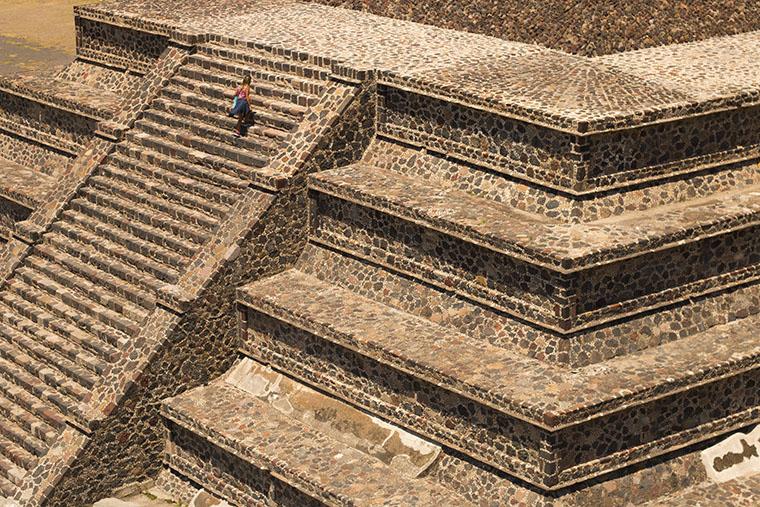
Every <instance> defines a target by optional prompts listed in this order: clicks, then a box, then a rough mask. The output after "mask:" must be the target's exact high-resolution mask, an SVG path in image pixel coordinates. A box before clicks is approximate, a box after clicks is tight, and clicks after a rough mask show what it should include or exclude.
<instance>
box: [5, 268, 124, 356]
mask: <svg viewBox="0 0 760 507" xmlns="http://www.w3.org/2000/svg"><path fill="white" fill-rule="evenodd" d="M8 287H10V288H11V289H12V290H13V292H14V293H15V294H17V295H18V296H20V297H22V298H24V299H26V300H27V301H28V302H29V303H31V304H33V305H35V306H37V307H39V308H41V309H43V310H45V311H47V312H49V313H51V314H53V315H56V316H58V317H61V318H64V319H66V320H68V321H69V322H70V323H71V324H72V325H74V326H76V327H78V328H80V329H81V330H83V331H86V332H88V333H89V334H91V335H94V336H95V337H97V338H100V339H101V340H103V341H104V342H105V343H107V344H109V345H111V346H112V347H114V348H116V349H123V348H124V347H125V346H126V344H127V343H128V342H129V335H127V334H126V333H124V332H122V331H120V330H117V329H115V328H113V327H111V326H109V325H107V324H105V323H103V322H102V321H100V320H99V319H97V318H95V317H92V316H91V315H89V314H88V313H86V312H85V311H82V310H79V309H77V308H76V307H74V306H71V305H70V304H67V303H66V302H65V301H61V300H60V299H59V298H56V297H54V296H52V295H51V294H49V293H47V292H45V291H44V290H43V289H41V288H39V287H37V286H34V285H32V284H31V283H29V282H28V281H27V280H22V279H21V278H13V279H12V280H10V281H8Z"/></svg>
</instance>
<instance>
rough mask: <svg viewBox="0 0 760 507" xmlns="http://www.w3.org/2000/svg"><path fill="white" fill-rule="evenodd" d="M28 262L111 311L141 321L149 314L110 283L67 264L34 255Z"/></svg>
mask: <svg viewBox="0 0 760 507" xmlns="http://www.w3.org/2000/svg"><path fill="white" fill-rule="evenodd" d="M27 262H28V263H29V264H30V265H31V266H32V267H33V268H34V269H36V270H38V271H40V272H42V273H44V274H45V275H46V276H48V277H49V278H51V279H53V280H55V281H56V282H58V283H60V284H61V285H64V286H65V287H67V288H69V289H72V290H73V291H74V292H75V293H81V294H82V295H84V296H85V297H87V298H88V299H90V300H92V301H94V302H95V303H97V304H99V305H101V306H103V307H105V308H107V309H108V310H110V311H113V312H116V313H118V314H120V315H122V316H123V317H124V318H126V319H128V320H130V321H132V322H135V323H138V324H139V323H140V322H142V321H143V320H145V318H146V317H147V316H148V313H149V312H150V310H148V309H147V308H144V307H142V306H139V305H137V304H135V303H133V302H132V301H130V300H128V299H125V298H124V297H122V296H121V295H120V294H118V293H116V292H113V291H112V290H110V286H109V285H108V284H103V285H100V284H96V283H93V282H92V281H91V280H89V279H87V278H85V277H83V276H81V275H79V274H78V273H76V272H74V271H71V270H70V269H69V268H68V267H67V266H64V265H62V264H58V263H57V262H55V261H51V260H50V259H49V258H45V257H42V256H38V255H34V256H30V257H29V258H28V259H27Z"/></svg>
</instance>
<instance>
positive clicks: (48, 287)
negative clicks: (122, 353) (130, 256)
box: [16, 258, 140, 336]
mask: <svg viewBox="0 0 760 507" xmlns="http://www.w3.org/2000/svg"><path fill="white" fill-rule="evenodd" d="M33 262H34V258H32V259H30V262H27V263H25V265H24V266H22V267H20V268H18V269H17V271H16V272H17V273H18V275H19V277H20V278H21V279H22V280H24V281H26V282H27V283H28V284H30V285H33V286H35V287H37V288H38V289H40V290H44V291H45V292H47V293H48V294H50V296H52V297H55V298H58V299H60V300H61V302H62V303H64V304H67V305H69V306H70V307H72V308H75V309H76V310H79V311H80V312H83V313H85V314H87V315H89V316H90V317H92V318H94V319H96V320H97V321H99V322H101V323H103V324H104V325H106V326H108V327H111V328H113V329H115V330H117V331H120V332H121V333H124V334H125V335H128V336H133V335H135V334H136V333H138V332H139V330H140V326H139V322H140V321H135V320H132V319H130V318H128V317H125V316H124V315H123V314H122V313H120V312H116V311H114V310H111V309H110V308H108V307H106V306H104V305H101V304H100V303H99V302H97V301H96V300H94V299H92V298H90V297H89V296H87V295H85V294H84V293H82V292H80V291H78V290H76V289H72V288H70V287H67V286H65V285H63V284H61V283H58V282H56V281H55V280H53V279H51V278H50V277H48V276H47V274H46V273H45V272H44V271H42V270H37V269H34V265H33Z"/></svg>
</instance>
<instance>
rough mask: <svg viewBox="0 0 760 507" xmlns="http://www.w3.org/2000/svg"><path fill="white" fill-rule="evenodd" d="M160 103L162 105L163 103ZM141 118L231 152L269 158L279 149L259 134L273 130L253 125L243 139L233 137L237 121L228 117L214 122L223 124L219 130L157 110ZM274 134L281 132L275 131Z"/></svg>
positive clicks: (194, 119)
mask: <svg viewBox="0 0 760 507" xmlns="http://www.w3.org/2000/svg"><path fill="white" fill-rule="evenodd" d="M161 103H162V104H163V103H164V101H162V102H161ZM172 105H173V104H171V103H170V105H168V106H167V107H168V108H171V107H172ZM154 106H155V104H154ZM197 116H200V115H197ZM143 118H145V119H147V120H150V121H152V122H154V123H157V124H159V125H165V126H166V127H169V128H170V129H177V130H181V131H185V132H191V133H193V134H194V135H196V136H199V137H202V138H204V139H213V140H215V141H219V142H221V143H223V144H224V145H227V146H229V147H230V149H232V150H238V151H241V150H242V151H251V152H253V153H256V154H259V155H260V156H262V157H267V158H268V157H271V156H272V155H273V154H274V153H275V152H276V151H277V150H278V149H279V147H278V145H277V143H276V142H275V141H273V140H272V137H270V136H266V135H262V134H261V132H262V130H274V129H267V128H262V127H258V126H256V125H254V126H252V127H249V128H248V129H246V132H245V137H235V136H233V135H232V133H233V130H234V128H235V126H236V125H237V120H236V119H235V118H230V117H229V116H225V117H223V118H221V121H219V122H215V123H223V124H224V128H220V127H218V126H216V125H215V124H211V125H210V124H207V123H205V122H202V121H201V120H199V119H198V118H197V117H196V116H190V117H186V116H182V115H179V114H176V113H174V112H164V111H159V110H158V109H150V110H148V111H146V112H145V114H144V115H143ZM276 132H282V131H281V130H277V131H276Z"/></svg>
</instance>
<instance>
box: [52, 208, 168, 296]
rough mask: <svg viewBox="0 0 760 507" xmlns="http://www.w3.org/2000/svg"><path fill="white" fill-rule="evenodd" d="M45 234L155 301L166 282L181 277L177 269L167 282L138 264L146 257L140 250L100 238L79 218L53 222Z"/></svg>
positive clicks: (71, 253)
mask: <svg viewBox="0 0 760 507" xmlns="http://www.w3.org/2000/svg"><path fill="white" fill-rule="evenodd" d="M46 238H47V241H48V242H49V243H50V244H51V245H52V246H53V247H54V248H56V249H58V250H60V251H62V252H64V253H66V254H67V255H69V256H72V257H77V258H79V259H81V261H82V262H83V263H86V264H90V265H92V266H94V267H95V269H100V270H102V271H104V272H106V273H110V274H111V275H113V276H115V277H118V278H120V279H122V280H124V281H125V282H127V283H129V284H132V285H133V286H136V287H139V288H140V290H142V291H143V292H144V293H145V294H148V295H149V297H150V298H151V299H152V300H153V301H155V298H156V294H158V292H160V291H161V290H162V289H163V287H164V286H166V285H168V284H170V283H174V282H175V281H176V280H177V279H178V277H179V274H178V273H177V272H176V271H174V278H173V281H171V282H166V281H164V280H162V279H161V278H159V277H157V276H156V275H154V274H153V273H149V272H147V271H145V270H144V269H141V268H139V267H136V266H141V265H142V263H143V262H144V261H145V260H146V259H147V258H146V257H144V256H139V258H138V255H139V254H136V253H135V252H132V251H131V250H128V249H126V248H124V247H123V246H122V245H119V244H116V243H112V242H110V241H107V240H104V241H101V240H100V238H99V237H98V236H97V235H95V234H92V233H91V232H89V231H87V230H85V229H83V228H82V227H80V226H79V225H77V223H76V222H72V223H66V222H63V221H59V222H56V223H54V224H53V227H52V232H51V233H49V234H47V235H46ZM93 241H96V243H93ZM135 263H136V264H135Z"/></svg>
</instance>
